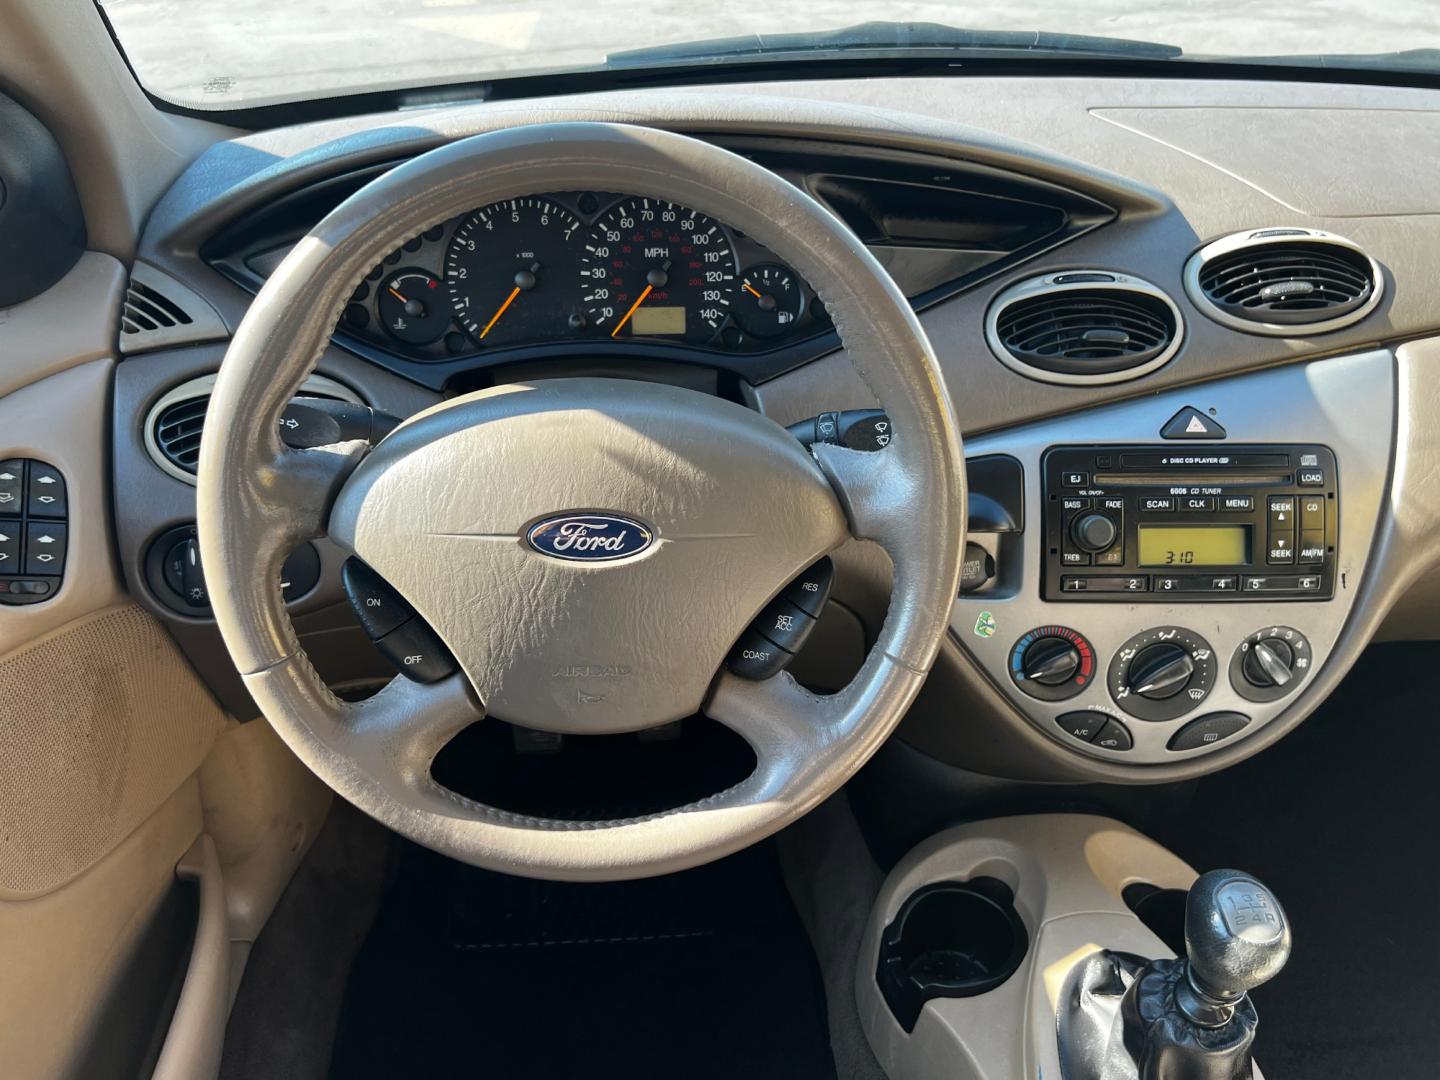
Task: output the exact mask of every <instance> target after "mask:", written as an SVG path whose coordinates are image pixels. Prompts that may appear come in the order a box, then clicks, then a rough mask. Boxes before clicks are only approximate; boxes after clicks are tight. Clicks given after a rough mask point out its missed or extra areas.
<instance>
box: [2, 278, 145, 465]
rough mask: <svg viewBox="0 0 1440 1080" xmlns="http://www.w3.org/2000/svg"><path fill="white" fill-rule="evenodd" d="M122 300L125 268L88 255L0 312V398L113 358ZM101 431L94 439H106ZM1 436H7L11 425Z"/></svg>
mask: <svg viewBox="0 0 1440 1080" xmlns="http://www.w3.org/2000/svg"><path fill="white" fill-rule="evenodd" d="M124 295H125V268H124V267H123V266H121V265H120V264H119V263H118V262H116V261H115V260H114V259H112V258H111V257H110V256H109V255H101V254H99V253H98V252H94V251H87V252H86V253H85V254H83V255H81V256H80V261H79V262H77V263H76V264H75V265H74V266H73V267H71V268H70V272H69V273H68V274H66V275H65V276H64V277H63V278H61V279H60V280H59V281H57V282H56V283H55V284H54V285H52V286H51V287H50V288H48V289H46V290H45V291H44V292H43V293H41V294H40V295H39V296H36V297H33V298H31V299H29V300H26V301H24V302H22V303H19V304H15V305H13V306H11V307H8V308H0V397H3V396H4V395H6V394H12V393H14V392H15V391H16V390H18V389H20V388H21V387H22V386H28V385H30V384H31V383H36V382H39V381H40V380H42V379H46V378H49V377H50V376H52V375H56V374H58V373H59V372H62V371H66V370H68V369H70V368H73V367H78V366H79V365H81V364H86V363H89V362H90V361H92V360H98V359H100V358H102V357H106V356H110V355H112V354H113V353H114V352H115V347H116V340H115V339H116V334H117V332H118V331H117V328H118V326H119V318H120V302H121V299H122V298H123V297H124ZM105 427H108V424H107V425H105V426H104V427H102V428H101V430H100V431H99V432H97V434H99V435H101V436H105V437H108V435H107V432H106V430H105ZM0 432H3V433H5V434H3V435H0V438H8V437H11V436H10V432H11V425H10V424H9V423H8V422H6V423H4V424H0ZM67 434H68V433H67ZM107 446H108V443H107Z"/></svg>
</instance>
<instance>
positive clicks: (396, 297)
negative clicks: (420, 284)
mask: <svg viewBox="0 0 1440 1080" xmlns="http://www.w3.org/2000/svg"><path fill="white" fill-rule="evenodd" d="M387 287H388V286H387ZM390 295H391V296H393V297H395V299H396V300H399V301H400V302H401V303H402V304H408V303H409V302H410V301H409V300H406V299H405V297H403V296H401V295H400V294H399V293H398V292H396V291H395V290H394V289H393V288H391V289H390Z"/></svg>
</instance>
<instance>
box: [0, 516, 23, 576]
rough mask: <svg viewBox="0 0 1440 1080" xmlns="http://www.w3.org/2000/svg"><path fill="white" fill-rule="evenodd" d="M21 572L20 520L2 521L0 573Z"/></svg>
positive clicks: (0, 531)
mask: <svg viewBox="0 0 1440 1080" xmlns="http://www.w3.org/2000/svg"><path fill="white" fill-rule="evenodd" d="M18 573H20V522H18V521H0V574H18Z"/></svg>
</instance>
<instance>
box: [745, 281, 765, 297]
mask: <svg viewBox="0 0 1440 1080" xmlns="http://www.w3.org/2000/svg"><path fill="white" fill-rule="evenodd" d="M745 291H746V292H748V293H749V294H750V295H751V296H753V297H755V299H756V300H763V299H764V297H762V296H761V295H760V294H759V293H758V292H757V291H756V290H755V286H754V285H751V284H750V283H749V282H748V281H747V282H745Z"/></svg>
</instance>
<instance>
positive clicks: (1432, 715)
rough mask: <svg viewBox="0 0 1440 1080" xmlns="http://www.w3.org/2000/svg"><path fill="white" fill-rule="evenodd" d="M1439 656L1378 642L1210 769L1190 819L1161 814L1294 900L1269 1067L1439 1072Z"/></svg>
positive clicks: (1197, 852) (1320, 1074) (1269, 1011)
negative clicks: (1323, 688)
mask: <svg viewBox="0 0 1440 1080" xmlns="http://www.w3.org/2000/svg"><path fill="white" fill-rule="evenodd" d="M1437 666H1440V646H1436V645H1431V644H1426V645H1389V646H1383V647H1380V648H1376V649H1372V650H1370V651H1369V652H1368V653H1367V654H1366V655H1365V657H1364V658H1363V659H1362V661H1361V663H1360V664H1359V665H1358V666H1357V667H1356V669H1355V670H1354V672H1353V673H1352V674H1351V675H1350V676H1349V677H1348V678H1347V679H1346V681H1345V682H1344V683H1343V684H1342V685H1341V687H1340V689H1339V690H1338V691H1337V692H1336V693H1335V694H1334V695H1333V696H1332V697H1331V699H1330V700H1329V701H1328V702H1327V703H1326V704H1325V705H1324V706H1323V707H1322V708H1321V709H1320V710H1319V711H1317V712H1316V714H1315V715H1314V716H1312V717H1311V718H1310V719H1308V720H1306V721H1305V723H1303V724H1302V725H1301V726H1300V728H1299V729H1298V730H1297V731H1295V732H1294V733H1293V734H1291V735H1290V736H1288V737H1287V738H1285V739H1283V740H1282V741H1281V742H1280V743H1279V744H1277V745H1276V746H1274V747H1272V748H1271V749H1269V750H1267V751H1265V752H1264V753H1262V754H1259V755H1258V756H1256V757H1254V758H1251V759H1250V760H1249V761H1247V762H1245V763H1243V764H1241V765H1238V766H1236V767H1235V768H1232V769H1227V770H1225V771H1224V772H1221V773H1218V774H1216V775H1214V776H1211V777H1208V778H1207V779H1205V780H1204V781H1202V782H1201V783H1200V785H1199V790H1198V791H1197V793H1196V797H1195V802H1194V805H1193V812H1192V814H1191V817H1190V820H1189V822H1187V823H1185V824H1183V825H1179V826H1177V827H1175V828H1174V829H1173V830H1160V829H1152V830H1151V831H1152V833H1153V834H1154V835H1155V838H1156V839H1157V840H1160V841H1162V842H1164V843H1167V844H1169V845H1170V846H1171V847H1172V848H1174V850H1175V851H1177V852H1178V853H1179V854H1180V855H1181V856H1183V857H1184V858H1185V859H1186V860H1187V861H1189V862H1190V863H1191V864H1192V865H1194V866H1195V867H1197V868H1198V869H1201V870H1209V869H1213V868H1216V867H1220V866H1234V867H1238V868H1239V869H1242V870H1247V871H1249V872H1251V873H1253V874H1255V875H1256V876H1257V877H1259V878H1260V880H1262V881H1264V882H1265V883H1266V884H1267V885H1269V886H1270V887H1271V888H1273V889H1274V890H1275V892H1276V894H1277V895H1278V896H1279V898H1280V901H1281V903H1282V904H1283V905H1284V906H1285V909H1286V911H1287V913H1288V914H1289V915H1290V920H1291V923H1292V924H1293V926H1294V934H1295V947H1294V953H1293V955H1292V957H1291V960H1290V964H1289V966H1288V967H1286V969H1285V970H1284V971H1283V972H1281V974H1280V975H1279V976H1278V977H1276V979H1275V980H1274V982H1272V983H1270V984H1269V985H1267V986H1265V987H1262V988H1261V989H1259V990H1257V991H1256V993H1255V1004H1256V1007H1257V1008H1258V1009H1259V1012H1260V1032H1259V1035H1258V1037H1257V1039H1256V1060H1257V1061H1258V1062H1259V1063H1260V1067H1261V1068H1262V1069H1264V1070H1265V1076H1266V1078H1267V1080H1375V1078H1377V1077H1385V1078H1386V1080H1403V1078H1408V1077H1415V1078H1420V1077H1426V1078H1429V1077H1434V1076H1436V1075H1437V1074H1440V1064H1437V1063H1440V1025H1437V1024H1436V1022H1435V1016H1436V1013H1437V1012H1440V844H1437V842H1436V834H1435V826H1436V822H1437V821H1440V777H1437V774H1436V763H1437V762H1440V707H1437V704H1436V697H1435V691H1434V689H1433V680H1434V675H1433V673H1434V671H1435V670H1436V668H1437Z"/></svg>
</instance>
